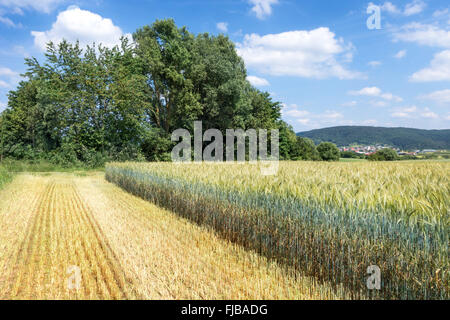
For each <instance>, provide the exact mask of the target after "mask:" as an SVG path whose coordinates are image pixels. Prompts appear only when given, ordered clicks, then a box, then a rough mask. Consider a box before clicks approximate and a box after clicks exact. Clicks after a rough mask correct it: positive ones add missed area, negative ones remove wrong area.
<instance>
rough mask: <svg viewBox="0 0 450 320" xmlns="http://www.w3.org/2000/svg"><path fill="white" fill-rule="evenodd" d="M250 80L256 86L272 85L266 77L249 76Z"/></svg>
mask: <svg viewBox="0 0 450 320" xmlns="http://www.w3.org/2000/svg"><path fill="white" fill-rule="evenodd" d="M247 80H248V82H250V83H251V84H252V85H253V86H255V87H267V86H270V83H269V81H267V80H266V79H264V78H260V77H256V76H248V77H247Z"/></svg>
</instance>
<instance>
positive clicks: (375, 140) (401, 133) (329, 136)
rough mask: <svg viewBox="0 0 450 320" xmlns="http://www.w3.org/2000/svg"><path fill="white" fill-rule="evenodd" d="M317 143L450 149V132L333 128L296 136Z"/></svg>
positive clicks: (380, 128) (349, 127)
mask: <svg viewBox="0 0 450 320" xmlns="http://www.w3.org/2000/svg"><path fill="white" fill-rule="evenodd" d="M297 135H298V136H301V137H306V138H310V139H312V140H314V142H316V143H320V142H322V141H330V142H333V143H335V144H336V145H338V146H348V145H351V144H354V143H355V144H360V145H375V144H382V145H390V146H393V147H396V148H400V149H408V150H412V149H450V130H421V129H411V128H382V127H358V126H345V127H332V128H324V129H317V130H312V131H306V132H299V133H297Z"/></svg>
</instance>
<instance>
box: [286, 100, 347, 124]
mask: <svg viewBox="0 0 450 320" xmlns="http://www.w3.org/2000/svg"><path fill="white" fill-rule="evenodd" d="M281 113H282V115H283V117H287V118H288V120H290V122H291V123H292V124H294V126H295V125H298V124H300V125H302V126H303V127H305V126H306V127H308V128H315V127H323V126H325V125H330V124H336V123H342V121H345V120H343V118H344V115H343V114H342V113H340V112H337V111H335V110H326V111H325V112H322V113H313V112H309V111H307V110H305V109H303V108H301V107H300V106H298V105H296V104H291V105H283V108H282V110H281Z"/></svg>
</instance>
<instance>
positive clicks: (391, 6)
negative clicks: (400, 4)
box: [372, 1, 401, 13]
mask: <svg viewBox="0 0 450 320" xmlns="http://www.w3.org/2000/svg"><path fill="white" fill-rule="evenodd" d="M372 5H373V4H372ZM381 10H383V11H387V12H389V13H400V12H401V11H400V9H398V8H397V7H396V6H395V5H394V4H393V3H392V2H389V1H387V2H385V3H384V4H383V5H382V6H381Z"/></svg>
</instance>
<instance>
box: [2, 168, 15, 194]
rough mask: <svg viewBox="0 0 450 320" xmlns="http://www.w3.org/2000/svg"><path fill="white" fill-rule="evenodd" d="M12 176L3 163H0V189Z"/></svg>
mask: <svg viewBox="0 0 450 320" xmlns="http://www.w3.org/2000/svg"><path fill="white" fill-rule="evenodd" d="M12 178H13V174H12V173H11V172H10V171H9V170H8V169H7V168H5V167H4V166H3V165H0V189H2V188H3V187H4V186H5V184H7V183H9V182H10V181H11V180H12Z"/></svg>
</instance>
